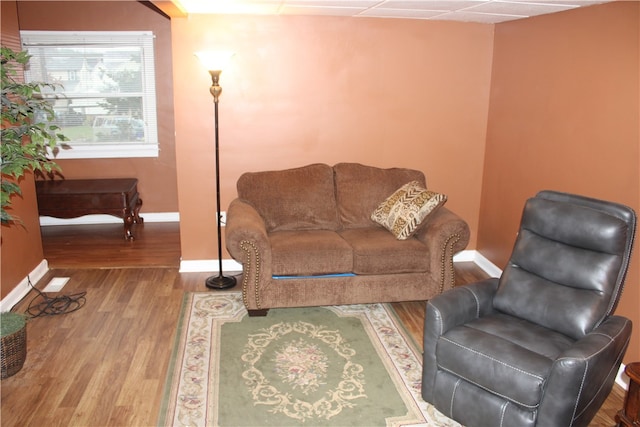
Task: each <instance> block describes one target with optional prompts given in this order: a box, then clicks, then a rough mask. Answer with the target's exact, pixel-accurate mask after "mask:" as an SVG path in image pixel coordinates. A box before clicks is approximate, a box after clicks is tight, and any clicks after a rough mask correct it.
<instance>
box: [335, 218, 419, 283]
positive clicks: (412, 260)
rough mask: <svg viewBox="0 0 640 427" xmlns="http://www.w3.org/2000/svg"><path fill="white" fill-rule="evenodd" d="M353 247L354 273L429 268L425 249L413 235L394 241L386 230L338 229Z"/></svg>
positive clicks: (414, 271)
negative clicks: (406, 238)
mask: <svg viewBox="0 0 640 427" xmlns="http://www.w3.org/2000/svg"><path fill="white" fill-rule="evenodd" d="M339 233H340V235H341V236H342V238H343V239H344V240H346V241H347V242H348V243H349V245H351V247H352V248H353V272H354V273H356V274H363V275H364V274H395V273H424V272H426V271H428V270H429V250H428V249H427V247H426V246H425V245H424V244H423V243H422V242H420V241H419V240H418V239H416V238H415V237H412V238H410V239H408V240H398V239H396V238H395V237H394V236H393V235H392V234H391V233H389V232H388V231H387V230H386V229H384V228H382V227H379V226H374V227H370V228H350V229H344V230H341V231H339Z"/></svg>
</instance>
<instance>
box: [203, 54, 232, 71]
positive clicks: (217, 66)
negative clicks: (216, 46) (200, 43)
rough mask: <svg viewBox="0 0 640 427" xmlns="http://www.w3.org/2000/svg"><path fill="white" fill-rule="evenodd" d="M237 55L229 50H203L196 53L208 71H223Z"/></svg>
mask: <svg viewBox="0 0 640 427" xmlns="http://www.w3.org/2000/svg"><path fill="white" fill-rule="evenodd" d="M234 54H235V53H234V52H231V51H228V50H203V51H200V52H195V55H196V56H197V57H198V59H199V60H200V62H201V63H202V66H203V67H204V68H206V69H207V70H208V71H222V70H224V69H225V68H226V67H227V65H229V61H230V60H231V58H232V57H233V55H234Z"/></svg>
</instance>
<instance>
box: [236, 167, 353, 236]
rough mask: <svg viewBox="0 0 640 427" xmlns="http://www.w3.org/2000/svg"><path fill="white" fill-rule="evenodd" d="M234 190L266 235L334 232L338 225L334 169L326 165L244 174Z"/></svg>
mask: <svg viewBox="0 0 640 427" xmlns="http://www.w3.org/2000/svg"><path fill="white" fill-rule="evenodd" d="M237 188H238V197H239V198H240V199H243V200H245V201H247V202H248V203H249V204H251V205H252V206H253V207H254V208H255V209H256V210H257V211H258V213H259V214H260V216H261V217H262V219H263V220H264V222H265V225H266V227H267V231H268V232H271V231H285V230H318V229H323V230H337V229H338V228H339V226H340V224H339V222H338V214H337V210H336V199H335V195H334V186H333V170H332V169H331V167H330V166H328V165H324V164H313V165H308V166H303V167H300V168H294V169H287V170H281V171H266V172H247V173H245V174H243V175H242V176H240V178H239V179H238V183H237Z"/></svg>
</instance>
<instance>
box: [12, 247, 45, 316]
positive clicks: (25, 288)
mask: <svg viewBox="0 0 640 427" xmlns="http://www.w3.org/2000/svg"><path fill="white" fill-rule="evenodd" d="M48 271H49V265H48V263H47V260H46V259H43V260H42V261H40V264H38V265H37V266H36V268H34V269H33V271H31V273H30V274H29V275H28V276H27V277H25V278H24V279H22V281H21V282H20V283H18V285H17V286H16V287H15V288H13V289H12V290H11V292H9V293H8V294H7V296H5V297H4V298H2V301H0V312H5V311H9V310H11V309H12V308H13V306H14V305H16V304H17V303H19V302H20V301H21V300H22V299H23V298H24V297H25V296H26V295H27V294H28V293H29V291H31V285H29V281H31V283H32V284H33V285H34V286H35V285H36V283H38V282H39V281H40V279H42V278H43V277H44V275H45V274H47V272H48Z"/></svg>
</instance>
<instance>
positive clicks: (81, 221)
mask: <svg viewBox="0 0 640 427" xmlns="http://www.w3.org/2000/svg"><path fill="white" fill-rule="evenodd" d="M140 216H141V217H142V218H143V219H144V222H180V213H179V212H157V213H153V212H150V213H146V212H144V213H141V214H140ZM87 224H122V218H118V217H116V216H112V215H101V214H100V215H85V216H81V217H78V218H53V217H50V216H41V217H40V225H41V226H43V227H46V226H49V225H87Z"/></svg>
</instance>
